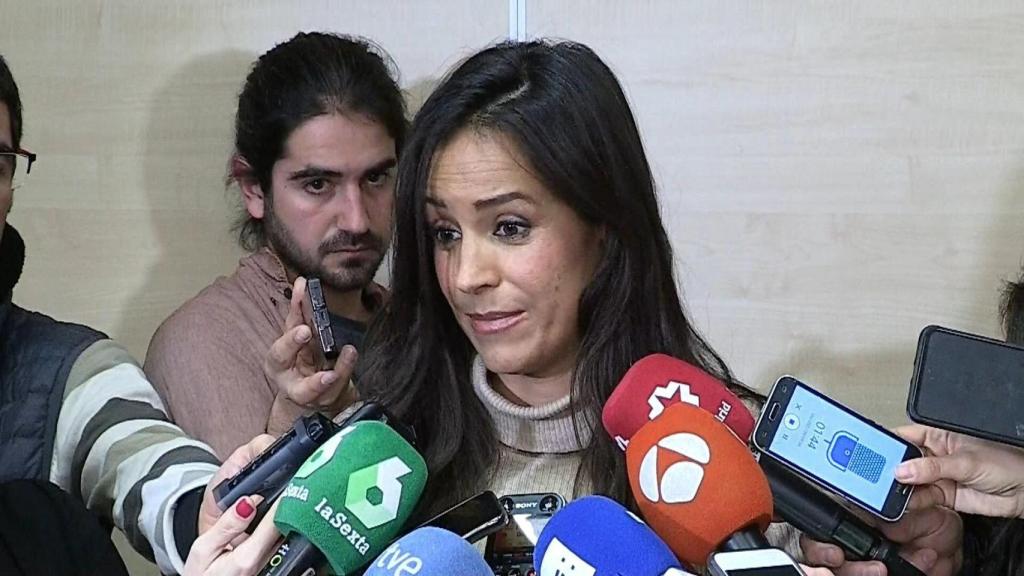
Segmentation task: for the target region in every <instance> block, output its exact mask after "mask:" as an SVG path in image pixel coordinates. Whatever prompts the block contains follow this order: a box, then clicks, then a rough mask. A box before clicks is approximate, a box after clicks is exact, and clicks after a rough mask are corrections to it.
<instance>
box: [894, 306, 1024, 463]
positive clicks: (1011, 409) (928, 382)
mask: <svg viewBox="0 0 1024 576" xmlns="http://www.w3.org/2000/svg"><path fill="white" fill-rule="evenodd" d="M1022 380H1024V348H1019V347H1017V346H1013V345H1011V344H1007V343H1005V342H1001V341H998V340H993V339H991V338H985V337H983V336H976V335H974V334H967V333H965V332H958V331H956V330H951V329H949V328H942V327H939V326H929V327H927V328H925V329H924V330H922V331H921V338H920V340H919V343H918V350H917V358H916V359H915V361H914V379H913V383H912V384H911V390H910V397H909V400H908V402H907V413H908V414H909V415H910V418H911V419H912V420H914V421H916V422H921V423H922V424H929V425H932V426H938V427H941V428H947V429H952V430H957V431H960V432H966V433H968V434H971V435H974V436H981V437H983V438H988V439H990V440H996V441H999V442H1007V443H1010V444H1016V445H1018V446H1024V412H1022V411H1021V410H1020V407H1021V406H1022V405H1024V382H1022Z"/></svg>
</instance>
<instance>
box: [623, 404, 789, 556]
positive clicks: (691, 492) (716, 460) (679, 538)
mask: <svg viewBox="0 0 1024 576" xmlns="http://www.w3.org/2000/svg"><path fill="white" fill-rule="evenodd" d="M626 470H627V474H628V476H629V485H630V488H631V489H632V492H633V497H634V498H636V501H637V505H638V506H639V508H640V511H641V512H642V513H643V517H644V519H645V520H647V522H648V524H649V525H650V526H651V528H653V529H654V531H655V532H657V534H658V536H661V538H662V540H664V541H665V543H666V544H668V546H669V548H671V549H672V551H673V552H675V554H676V555H677V556H678V557H679V559H680V560H682V561H683V562H685V563H688V564H697V565H703V564H705V563H706V562H707V558H708V555H709V554H711V553H712V552H714V551H715V550H743V549H751V548H768V547H770V545H769V543H768V541H767V539H766V538H765V537H764V531H765V530H766V529H767V528H768V524H769V522H771V519H772V493H771V490H770V489H769V487H768V481H767V480H766V479H765V476H764V473H763V472H762V471H761V467H760V466H758V464H757V461H755V460H754V457H753V456H752V455H751V454H750V451H749V450H748V449H747V447H746V445H745V444H743V443H741V442H737V441H736V436H735V435H734V434H733V433H732V431H731V430H729V429H728V428H726V427H725V426H724V425H723V424H722V423H721V422H719V421H718V420H716V419H715V417H713V416H712V415H711V414H709V413H707V412H705V411H704V410H701V409H700V408H696V407H694V406H690V405H688V404H674V405H672V406H669V407H668V408H665V409H664V411H663V413H662V414H661V415H660V416H659V417H658V418H657V420H654V421H653V422H650V423H648V424H645V425H644V426H643V427H641V428H640V430H639V431H637V433H636V434H634V435H633V437H632V439H631V440H630V442H629V446H628V447H627V448H626Z"/></svg>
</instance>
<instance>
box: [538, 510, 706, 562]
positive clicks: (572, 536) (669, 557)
mask: <svg viewBox="0 0 1024 576" xmlns="http://www.w3.org/2000/svg"><path fill="white" fill-rule="evenodd" d="M533 562H534V567H535V568H536V570H537V573H538V574H539V575H540V576H555V575H563V574H564V575H566V576H569V575H579V576H595V575H599V574H600V575H604V574H607V575H612V574H630V575H632V576H682V575H685V574H689V573H688V572H685V571H683V569H682V567H681V566H680V565H679V561H678V560H676V557H675V556H674V555H673V554H672V551H671V550H669V548H668V546H667V545H666V544H665V543H664V542H662V541H661V539H660V538H658V536H657V535H656V534H655V533H654V532H653V531H652V530H651V529H650V528H648V527H647V525H646V524H644V523H643V522H641V521H640V519H639V518H637V517H636V516H634V515H632V514H630V513H629V511H627V510H626V509H625V508H623V507H622V506H621V505H619V504H618V503H617V502H615V501H614V500H610V499H608V498H605V497H604V496H586V497H584V498H580V499H579V500H576V501H574V502H571V503H569V505H567V506H566V507H565V508H562V510H560V511H559V512H556V513H555V515H554V516H552V517H551V520H548V523H547V525H546V526H545V527H544V530H542V531H541V533H540V538H538V539H537V548H536V549H535V550H534V553H533Z"/></svg>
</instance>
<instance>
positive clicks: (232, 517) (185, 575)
mask: <svg viewBox="0 0 1024 576" xmlns="http://www.w3.org/2000/svg"><path fill="white" fill-rule="evenodd" d="M255 512H256V504H255V503H254V502H253V499H252V498H248V497H246V498H242V499H240V500H238V502H236V503H235V505H234V506H232V507H231V509H230V510H228V511H226V512H224V513H223V514H222V515H221V516H220V517H219V518H218V519H217V521H216V522H215V523H214V524H213V526H211V527H210V529H209V530H207V531H206V532H205V533H204V534H203V535H202V536H200V537H199V538H197V539H196V541H195V543H194V544H193V545H192V549H191V551H190V552H189V554H188V558H187V559H186V560H185V569H184V570H183V571H182V576H250V575H252V574H255V573H256V571H257V570H258V569H259V567H260V566H262V565H263V563H264V562H266V561H267V559H268V558H269V557H270V554H271V553H272V552H273V551H274V548H275V547H276V544H277V542H278V540H279V539H280V537H281V535H280V534H279V533H278V531H277V529H276V528H275V527H274V523H273V521H272V520H271V519H270V518H264V520H263V521H262V522H260V524H259V526H257V527H256V530H255V531H254V532H253V533H252V535H251V536H249V535H247V534H246V533H245V530H246V528H247V527H248V526H249V524H250V523H251V522H252V521H253V519H254V518H255Z"/></svg>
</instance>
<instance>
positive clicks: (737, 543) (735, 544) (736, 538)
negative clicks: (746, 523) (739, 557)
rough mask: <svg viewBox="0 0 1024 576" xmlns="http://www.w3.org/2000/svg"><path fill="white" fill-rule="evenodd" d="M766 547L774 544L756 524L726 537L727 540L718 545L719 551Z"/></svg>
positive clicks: (762, 548) (761, 548)
mask: <svg viewBox="0 0 1024 576" xmlns="http://www.w3.org/2000/svg"><path fill="white" fill-rule="evenodd" d="M766 548H773V546H772V545H771V543H769V542H768V539H767V538H765V536H764V533H763V532H761V531H760V530H758V529H757V527H756V526H755V527H751V528H744V529H743V530H740V531H739V532H735V533H733V534H732V535H731V536H729V537H728V538H726V539H725V542H722V543H721V544H719V545H718V550H719V552H735V551H737V550H764V549H766Z"/></svg>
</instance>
